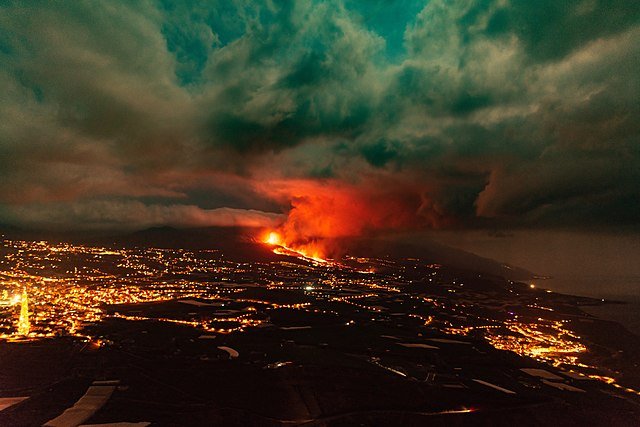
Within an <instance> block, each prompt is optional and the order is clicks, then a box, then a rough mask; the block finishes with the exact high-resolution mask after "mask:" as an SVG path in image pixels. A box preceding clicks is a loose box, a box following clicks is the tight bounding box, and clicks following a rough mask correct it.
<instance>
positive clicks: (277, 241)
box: [264, 231, 282, 245]
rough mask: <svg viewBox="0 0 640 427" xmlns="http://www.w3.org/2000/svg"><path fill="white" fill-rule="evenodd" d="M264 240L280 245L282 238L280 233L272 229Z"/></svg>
mask: <svg viewBox="0 0 640 427" xmlns="http://www.w3.org/2000/svg"><path fill="white" fill-rule="evenodd" d="M264 242H265V243H268V244H270V245H279V244H280V243H281V242H282V238H281V237H280V235H279V234H278V233H276V232H275V231H272V232H271V233H269V234H268V235H267V238H266V239H265V240H264Z"/></svg>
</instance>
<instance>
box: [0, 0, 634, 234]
mask: <svg viewBox="0 0 640 427" xmlns="http://www.w3.org/2000/svg"><path fill="white" fill-rule="evenodd" d="M639 70H640V2H638V1H635V0H581V1H578V0H576V1H563V0H538V1H531V0H495V1H471V0H469V1H445V0H432V1H410V0H397V1H391V0H376V1H373V0H371V1H355V0H342V1H341V0H335V1H322V2H319V1H304V0H300V1H290V2H285V1H264V2H263V1H243V0H220V1H201V2H178V1H170V0H165V1H155V2H154V1H141V2H129V1H122V2H117V1H109V2H89V1H67V2H45V1H41V2H39V1H31V2H18V1H15V2H14V1H5V2H2V5H1V6H0V85H1V87H2V100H1V102H0V223H3V224H7V225H14V226H19V227H27V228H41V229H43V228H45V229H46V228H57V229H103V230H104V229H136V228H144V227H148V226H156V225H173V226H206V225H234V224H239V225H264V226H282V224H283V223H284V224H285V225H284V226H285V227H288V228H289V229H290V230H295V232H297V233H300V234H302V235H305V236H307V237H308V236H314V237H333V236H347V235H358V234H362V233H370V232H378V231H388V230H401V231H403V232H407V231H411V230H433V229H438V230H442V229H445V230H475V231H478V230H479V231H480V232H483V233H484V232H488V233H491V235H492V236H494V237H496V236H497V237H505V236H506V237H509V235H510V234H509V233H511V232H512V231H506V232H504V231H503V230H532V229H533V230H541V229H542V230H557V229H562V230H565V231H567V230H568V231H569V232H576V233H586V232H589V233H591V232H598V233H599V232H607V233H608V232H610V231H611V230H614V231H615V230H625V233H638V229H639V227H638V225H639V224H640V221H639V220H638V218H640V137H639V135H640V102H639V101H638V100H639V99H640V71H639ZM475 231H474V232H475ZM636 246H637V245H636Z"/></svg>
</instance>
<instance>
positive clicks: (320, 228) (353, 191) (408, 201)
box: [262, 180, 442, 259]
mask: <svg viewBox="0 0 640 427" xmlns="http://www.w3.org/2000/svg"><path fill="white" fill-rule="evenodd" d="M401 188H404V191H399V190H398V189H397V188H393V189H390V188H389V185H388V184H387V185H386V186H381V185H372V184H371V183H369V185H367V186H364V185H360V186H355V185H349V184H344V183H340V182H335V181H322V182H317V181H301V180H296V181H278V182H275V183H274V182H270V183H269V186H268V187H267V188H263V189H262V190H263V191H265V192H267V193H269V194H270V195H272V196H273V198H274V199H277V200H279V201H281V202H283V203H286V202H289V203H290V205H291V209H290V211H289V213H288V216H287V218H286V220H285V221H284V222H283V223H282V224H281V225H280V226H279V227H277V228H276V229H275V230H270V231H269V232H268V233H266V234H265V236H262V241H264V242H265V243H268V244H271V245H278V246H282V247H285V248H287V249H288V250H292V251H295V252H298V253H300V254H302V255H304V256H306V257H309V258H314V259H326V258H335V257H338V256H340V255H342V253H341V249H340V248H339V247H337V245H336V239H338V238H343V237H352V236H360V235H363V234H366V233H368V232H371V231H376V230H391V229H407V228H411V227H418V226H431V227H435V226H437V225H438V224H439V223H441V222H442V218H441V216H439V215H438V214H437V213H435V212H434V210H433V209H432V207H431V204H430V203H429V202H428V200H427V199H426V197H425V196H424V195H421V193H420V192H418V191H408V190H407V189H406V187H401Z"/></svg>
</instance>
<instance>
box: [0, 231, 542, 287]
mask: <svg viewBox="0 0 640 427" xmlns="http://www.w3.org/2000/svg"><path fill="white" fill-rule="evenodd" d="M262 232H263V230H262V229H260V228H247V227H200V228H174V227H153V228H148V229H145V230H140V231H136V232H133V233H126V234H115V233H112V234H110V235H109V234H107V235H105V233H104V232H101V233H94V234H90V233H86V232H73V233H65V232H42V231H25V230H21V229H18V228H15V227H6V228H0V233H1V234H4V235H6V236H8V237H9V238H14V239H27V240H39V239H43V240H50V241H61V242H62V241H69V242H73V243H81V244H89V245H101V246H109V247H128V248H133V247H157V248H171V249H180V248H182V249H191V250H202V249H212V250H219V251H220V252H221V253H223V254H224V256H225V257H226V258H228V259H229V260H233V261H238V262H269V261H277V260H287V261H290V262H299V261H298V260H297V259H296V258H292V257H287V256H284V255H277V254H274V253H273V252H272V251H271V250H270V248H269V247H268V246H265V245H263V244H260V243H259V242H257V241H256V238H257V237H258V236H260V235H261V233H262ZM335 244H336V245H338V246H339V247H340V248H341V252H343V253H345V254H349V255H352V256H361V257H376V258H384V257H391V258H394V259H402V258H420V259H421V260H424V261H426V262H431V263H438V264H442V265H446V266H450V267H454V268H458V269H464V270H470V271H477V272H481V273H486V274H492V275H495V276H501V277H505V278H507V279H511V280H526V279H530V278H531V277H533V276H534V274H533V273H531V272H530V271H527V270H525V269H522V268H518V267H513V266H507V265H505V264H503V263H500V262H498V261H495V260H492V259H488V258H483V257H480V256H478V255H475V254H472V253H470V252H465V251H462V250H459V249H454V248H451V247H448V246H445V245H441V244H438V243H435V242H432V241H428V240H425V241H423V242H421V243H420V244H408V243H405V242H402V241H399V240H394V239H393V238H386V239H382V238H367V237H351V238H342V239H336V240H335Z"/></svg>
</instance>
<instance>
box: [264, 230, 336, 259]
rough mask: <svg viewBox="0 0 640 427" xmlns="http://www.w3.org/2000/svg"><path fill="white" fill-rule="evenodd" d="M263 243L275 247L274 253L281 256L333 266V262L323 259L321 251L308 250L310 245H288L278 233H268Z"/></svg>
mask: <svg viewBox="0 0 640 427" xmlns="http://www.w3.org/2000/svg"><path fill="white" fill-rule="evenodd" d="M262 241H263V242H264V243H266V244H268V245H272V246H275V247H274V248H273V252H274V253H276V254H279V255H289V256H296V257H298V258H303V259H305V260H307V261H310V262H312V263H317V264H332V262H331V261H328V260H326V259H324V258H323V257H322V254H321V252H320V250H310V249H313V248H308V247H307V246H308V245H302V246H297V245H296V246H294V245H292V246H289V245H287V243H286V242H285V241H284V239H283V238H282V236H281V235H280V234H279V233H278V232H276V231H271V232H269V233H267V234H266V235H265V236H264V237H263V239H262Z"/></svg>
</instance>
